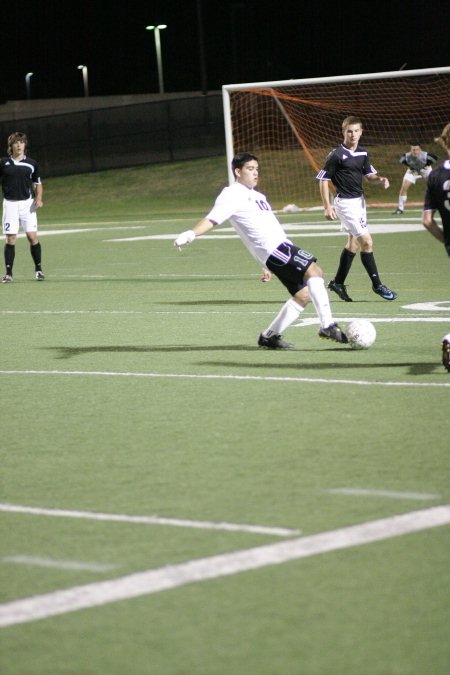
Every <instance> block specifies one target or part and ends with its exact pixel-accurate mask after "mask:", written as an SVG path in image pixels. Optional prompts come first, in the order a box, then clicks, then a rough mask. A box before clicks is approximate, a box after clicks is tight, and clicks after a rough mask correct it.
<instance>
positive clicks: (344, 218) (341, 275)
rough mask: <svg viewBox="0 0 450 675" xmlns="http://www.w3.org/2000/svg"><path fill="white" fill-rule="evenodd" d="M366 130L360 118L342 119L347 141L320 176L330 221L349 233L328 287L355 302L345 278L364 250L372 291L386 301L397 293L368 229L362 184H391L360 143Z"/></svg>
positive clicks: (320, 184)
mask: <svg viewBox="0 0 450 675" xmlns="http://www.w3.org/2000/svg"><path fill="white" fill-rule="evenodd" d="M362 133H363V127H362V122H361V120H360V119H359V118H358V117H353V116H350V117H346V118H345V120H344V121H343V122H342V134H343V137H344V142H343V143H341V145H340V146H339V147H338V148H335V149H334V150H332V151H331V152H330V153H329V155H328V157H327V159H326V162H325V165H324V167H323V169H321V171H319V173H318V174H317V176H316V178H317V180H319V181H320V183H319V186H320V196H321V197H322V203H323V207H324V211H325V217H326V219H327V220H336V217H338V218H339V219H340V221H341V229H342V230H343V231H344V232H346V233H347V235H348V236H347V243H346V245H345V247H344V249H343V251H342V253H341V256H340V259H339V266H338V269H337V272H336V275H335V277H334V279H332V280H331V281H330V283H329V284H328V288H329V289H330V290H332V291H333V292H334V293H337V295H338V296H339V297H340V298H341V300H344V301H345V302H352V299H351V297H350V296H349V295H348V293H347V288H346V286H345V280H346V278H347V275H348V273H349V272H350V268H351V266H352V263H353V260H354V258H355V255H356V254H357V253H358V251H359V252H360V256H361V262H362V264H363V265H364V269H365V270H366V272H367V274H368V275H369V279H370V281H371V283H372V290H373V291H374V293H376V294H377V295H380V296H381V297H382V298H384V299H385V300H395V298H396V297H397V293H395V292H394V291H391V289H390V288H388V287H387V286H385V285H384V284H382V283H381V281H380V277H379V275H378V269H377V264H376V262H375V256H374V253H373V241H372V237H371V236H370V233H369V231H368V228H367V212H366V201H365V198H364V190H363V187H362V181H363V178H364V179H365V180H367V181H369V182H371V183H378V184H379V185H382V186H383V187H384V188H388V187H389V180H388V179H387V178H385V177H384V176H379V175H378V174H377V172H376V170H375V168H374V167H373V166H372V164H371V163H370V159H369V153H368V151H367V150H366V149H365V148H363V147H361V146H360V145H359V139H360V138H361V136H362ZM330 182H332V183H333V184H334V185H335V187H336V197H335V199H334V203H333V204H332V203H331V197H330V190H329V183H330Z"/></svg>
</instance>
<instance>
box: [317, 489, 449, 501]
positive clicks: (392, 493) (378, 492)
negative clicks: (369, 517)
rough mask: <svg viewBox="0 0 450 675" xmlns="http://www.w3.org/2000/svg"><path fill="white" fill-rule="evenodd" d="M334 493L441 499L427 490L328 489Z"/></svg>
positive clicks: (419, 499)
mask: <svg viewBox="0 0 450 675" xmlns="http://www.w3.org/2000/svg"><path fill="white" fill-rule="evenodd" d="M326 492H327V493H328V494H332V495H348V496H350V497H353V496H355V497H382V498H386V499H412V500H417V501H429V500H432V499H440V498H441V496H440V495H433V494H429V493H428V494H427V493H426V492H395V491H393V490H369V489H366V488H345V487H344V488H333V489H331V490H326Z"/></svg>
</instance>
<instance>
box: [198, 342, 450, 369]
mask: <svg viewBox="0 0 450 675" xmlns="http://www.w3.org/2000/svg"><path fill="white" fill-rule="evenodd" d="M299 351H300V350H299ZM305 351H314V352H315V353H317V352H318V351H319V350H317V351H316V350H303V352H305ZM320 351H322V350H320ZM327 351H330V350H327ZM334 351H341V352H342V351H344V352H345V351H347V352H348V351H349V350H348V349H347V350H345V348H344V350H342V349H340V350H338V349H335V350H334ZM290 353H291V354H292V352H290ZM197 365H199V366H208V367H210V368H217V367H223V366H227V367H231V368H255V369H257V370H258V369H261V368H269V367H270V366H271V365H272V366H273V367H275V368H277V370H289V371H293V370H298V368H301V369H302V371H307V370H313V371H320V370H328V371H329V370H331V369H332V370H352V369H354V370H371V369H373V368H383V369H386V368H409V373H408V374H409V375H431V374H432V373H434V372H436V371H437V370H441V369H442V367H441V366H440V365H439V364H438V363H437V364H435V363H404V362H402V361H401V362H399V363H389V364H387V363H385V362H382V363H373V362H371V363H349V362H348V361H342V362H341V363H336V362H334V363H321V362H318V363H304V362H301V361H299V362H297V363H292V362H290V363H279V362H278V363H273V364H270V363H248V362H247V363H239V362H237V361H227V362H225V361H200V362H199V363H198V364H197Z"/></svg>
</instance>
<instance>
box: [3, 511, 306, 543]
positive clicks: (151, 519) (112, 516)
mask: <svg viewBox="0 0 450 675" xmlns="http://www.w3.org/2000/svg"><path fill="white" fill-rule="evenodd" d="M0 511H3V512H6V513H25V514H29V515H33V516H53V517H59V518H81V519H85V520H101V521H107V522H116V523H136V524H141V525H171V526H174V527H191V528H195V529H199V530H225V531H227V532H250V533H253V534H265V535H273V536H277V537H292V536H294V535H298V534H300V530H291V529H288V528H286V527H265V526H263V525H247V524H245V523H214V522H209V521H203V520H186V519H181V518H165V517H162V516H129V515H125V514H121V513H95V512H91V511H70V510H66V509H45V508H39V507H33V506H20V505H16V504H0Z"/></svg>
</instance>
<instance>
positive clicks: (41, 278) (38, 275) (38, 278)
mask: <svg viewBox="0 0 450 675" xmlns="http://www.w3.org/2000/svg"><path fill="white" fill-rule="evenodd" d="M34 276H35V279H36V281H44V279H45V274H44V272H42V271H41V270H37V271H36V274H35V275H34Z"/></svg>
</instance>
